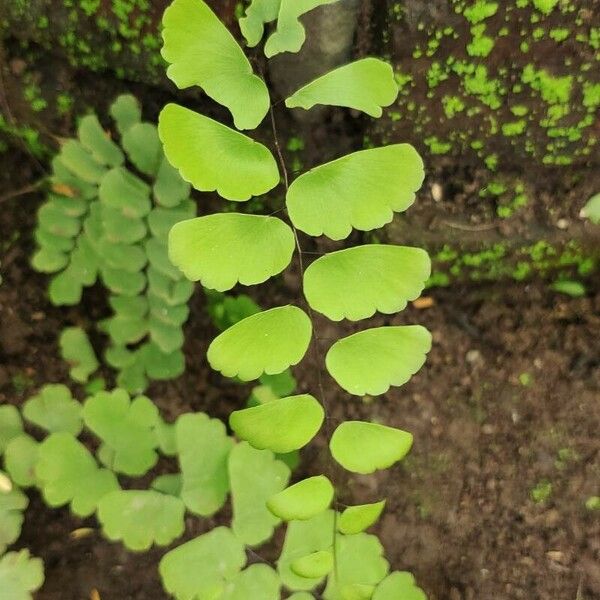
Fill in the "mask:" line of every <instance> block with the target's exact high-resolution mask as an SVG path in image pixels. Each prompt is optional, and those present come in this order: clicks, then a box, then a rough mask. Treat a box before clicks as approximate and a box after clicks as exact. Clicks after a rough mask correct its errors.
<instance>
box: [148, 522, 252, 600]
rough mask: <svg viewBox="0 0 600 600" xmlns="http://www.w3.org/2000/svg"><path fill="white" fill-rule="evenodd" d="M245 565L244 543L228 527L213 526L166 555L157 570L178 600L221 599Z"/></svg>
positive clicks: (165, 586) (169, 590) (165, 585)
mask: <svg viewBox="0 0 600 600" xmlns="http://www.w3.org/2000/svg"><path fill="white" fill-rule="evenodd" d="M245 564H246V553H245V551H244V545H243V543H242V542H241V541H240V540H239V539H238V538H237V537H236V536H235V535H234V534H233V533H232V532H231V530H230V529H227V527H216V528H215V529H213V530H212V531H209V532H208V533H205V534H204V535H201V536H200V537H197V538H195V539H193V540H191V541H190V542H186V543H185V544H183V545H181V546H178V547H177V548H175V549H174V550H171V551H170V552H168V553H167V554H165V555H164V556H163V558H162V560H161V561H160V565H159V572H160V576H161V579H162V582H163V586H164V588H165V590H167V592H169V593H170V594H172V595H173V596H175V598H177V600H193V599H194V598H207V599H208V598H221V597H222V594H223V593H224V591H225V589H226V586H227V582H228V581H230V580H231V579H233V578H234V577H235V576H236V575H237V574H238V573H239V572H240V570H241V569H242V568H243V567H244V565H245Z"/></svg>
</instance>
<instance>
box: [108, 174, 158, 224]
mask: <svg viewBox="0 0 600 600" xmlns="http://www.w3.org/2000/svg"><path fill="white" fill-rule="evenodd" d="M98 195H99V196H100V200H101V202H102V204H103V206H108V207H110V208H113V209H116V210H118V211H120V212H121V213H122V215H123V216H125V217H129V218H135V219H139V218H141V217H145V216H146V215H147V214H148V213H149V212H150V208H151V207H152V204H151V202H150V188H149V186H148V185H147V184H146V183H145V182H144V181H142V180H141V179H140V178H139V177H136V176H135V175H133V174H132V173H130V172H129V171H127V170H126V169H124V168H122V167H115V168H114V169H112V170H111V171H109V172H108V173H107V174H106V176H105V177H103V178H102V182H101V183H100V187H99V189H98Z"/></svg>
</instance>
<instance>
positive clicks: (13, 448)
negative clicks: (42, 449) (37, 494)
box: [0, 433, 39, 496]
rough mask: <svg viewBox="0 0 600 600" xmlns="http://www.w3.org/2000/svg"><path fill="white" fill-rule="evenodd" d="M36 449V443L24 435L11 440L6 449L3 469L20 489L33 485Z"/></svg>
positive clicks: (36, 456) (36, 459) (37, 445)
mask: <svg viewBox="0 0 600 600" xmlns="http://www.w3.org/2000/svg"><path fill="white" fill-rule="evenodd" d="M38 448H39V444H38V442H37V441H36V440H34V439H33V438H32V437H31V436H29V435H27V434H26V433H25V434H23V435H19V436H17V437H16V438H13V439H12V440H11V441H10V443H9V444H8V446H7V447H6V452H5V455H4V467H5V469H6V472H7V473H8V474H9V475H10V478H11V479H12V480H13V481H14V482H15V483H16V484H17V485H19V486H21V487H29V486H32V485H35V483H36V480H35V465H36V464H37V461H38ZM1 495H2V492H0V496H1Z"/></svg>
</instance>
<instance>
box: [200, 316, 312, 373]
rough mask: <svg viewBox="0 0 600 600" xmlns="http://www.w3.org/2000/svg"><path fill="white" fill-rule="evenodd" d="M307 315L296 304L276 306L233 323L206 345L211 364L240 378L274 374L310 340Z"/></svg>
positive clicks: (293, 361) (299, 357) (292, 361)
mask: <svg viewBox="0 0 600 600" xmlns="http://www.w3.org/2000/svg"><path fill="white" fill-rule="evenodd" d="M311 334H312V325H311V322H310V319H309V318H308V316H307V315H306V313H304V312H303V311H302V310H300V309H299V308H297V307H296V306H279V307H277V308H272V309H270V310H265V311H263V312H260V313H257V314H255V315H252V316H250V317H247V318H245V319H244V320H242V321H240V322H239V323H236V324H235V325H232V326H231V327H230V328H229V329H226V330H225V331H224V332H223V333H221V334H220V335H219V336H218V337H217V338H216V339H215V340H213V342H212V343H211V345H210V346H209V348H208V353H207V358H208V362H209V363H210V366H211V367H212V368H213V369H215V370H216V371H220V372H221V373H222V374H223V375H225V376H226V377H239V378H240V379H241V380H242V381H252V380H253V379H258V378H259V377H260V376H261V375H262V374H263V373H267V374H268V375H275V374H276V373H281V372H282V371H285V369H287V368H288V367H289V366H292V365H295V364H298V363H299V362H300V361H301V360H302V357H303V356H304V354H305V353H306V350H307V349H308V344H309V343H310V338H311Z"/></svg>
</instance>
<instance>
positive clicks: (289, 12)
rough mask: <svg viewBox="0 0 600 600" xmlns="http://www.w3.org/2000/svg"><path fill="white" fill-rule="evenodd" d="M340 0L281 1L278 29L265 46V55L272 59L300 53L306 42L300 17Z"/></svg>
mask: <svg viewBox="0 0 600 600" xmlns="http://www.w3.org/2000/svg"><path fill="white" fill-rule="evenodd" d="M337 1H338V0H281V7H280V9H279V16H278V19H277V29H276V30H275V31H274V32H273V33H272V34H271V36H270V37H269V39H268V40H267V43H266V44H265V54H266V55H267V57H269V58H271V57H272V56H275V55H276V54H280V53H281V52H298V50H300V48H302V46H303V44H304V41H305V40H306V30H305V29H304V25H302V23H301V22H300V20H299V19H300V17H301V16H302V15H304V14H306V13H307V12H309V11H311V10H313V9H315V8H317V7H318V6H323V5H325V4H333V3H334V2H337Z"/></svg>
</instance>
